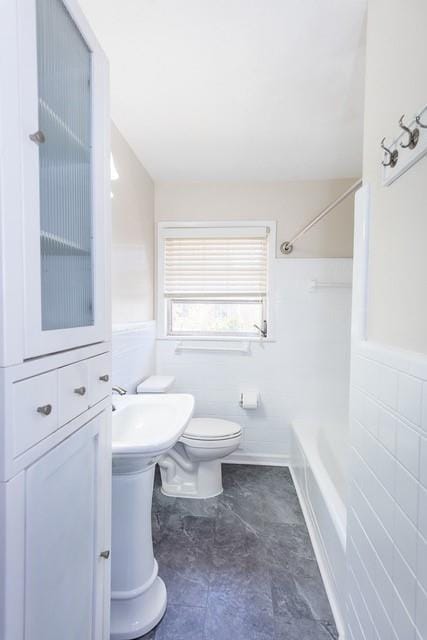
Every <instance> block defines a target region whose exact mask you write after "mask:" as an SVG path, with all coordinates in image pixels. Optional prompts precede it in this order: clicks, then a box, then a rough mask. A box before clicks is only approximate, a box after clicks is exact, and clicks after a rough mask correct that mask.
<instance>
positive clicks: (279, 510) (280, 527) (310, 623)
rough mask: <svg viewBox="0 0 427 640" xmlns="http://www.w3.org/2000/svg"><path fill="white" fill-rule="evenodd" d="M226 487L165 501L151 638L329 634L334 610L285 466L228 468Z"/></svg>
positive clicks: (293, 638) (319, 639)
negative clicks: (201, 496)
mask: <svg viewBox="0 0 427 640" xmlns="http://www.w3.org/2000/svg"><path fill="white" fill-rule="evenodd" d="M222 472H223V484H224V493H223V494H222V495H221V496H218V497H217V498H212V499H211V500H188V499H180V498H167V497H165V496H163V495H162V494H161V492H160V480H159V476H158V474H156V482H155V488H154V499H153V540H154V553H155V556H156V558H157V561H158V563H159V574H160V576H161V577H162V578H163V579H164V581H165V583H166V587H167V590H168V608H167V611H166V614H165V616H164V618H163V620H162V621H161V622H160V624H159V625H158V626H157V627H156V629H154V630H153V631H152V632H151V633H149V634H147V635H145V636H143V637H144V640H228V639H229V638H232V640H331V639H332V638H337V637H338V635H337V632H336V628H335V624H334V621H333V617H332V613H331V610H330V607H329V603H328V600H327V598H326V594H325V590H324V587H323V583H322V579H321V577H320V573H319V569H318V567H317V563H316V559H315V556H314V553H313V549H312V546H311V543H310V538H309V536H308V532H307V528H306V526H305V523H304V518H303V515H302V512H301V509H300V506H299V503H298V498H297V495H296V492H295V488H294V485H293V483H292V480H291V476H290V473H289V471H288V469H284V468H281V467H259V466H249V465H248V466H247V465H230V464H224V465H223V467H222Z"/></svg>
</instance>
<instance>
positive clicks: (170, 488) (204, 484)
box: [160, 454, 223, 499]
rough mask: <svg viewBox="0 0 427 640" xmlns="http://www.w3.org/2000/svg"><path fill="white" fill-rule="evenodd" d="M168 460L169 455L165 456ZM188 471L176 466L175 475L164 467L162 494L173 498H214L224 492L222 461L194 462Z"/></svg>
mask: <svg viewBox="0 0 427 640" xmlns="http://www.w3.org/2000/svg"><path fill="white" fill-rule="evenodd" d="M164 458H168V454H166V456H164ZM192 467H193V468H192V469H191V470H189V471H187V470H185V469H183V468H181V467H179V466H178V465H175V471H174V473H171V472H170V470H169V471H168V470H166V469H164V468H163V467H162V464H161V461H160V473H161V476H162V489H161V491H162V493H163V494H164V495H165V496H169V497H171V498H202V499H207V498H214V497H215V496H219V495H220V494H221V493H222V492H223V488H222V473H221V460H204V461H202V462H193V463H192Z"/></svg>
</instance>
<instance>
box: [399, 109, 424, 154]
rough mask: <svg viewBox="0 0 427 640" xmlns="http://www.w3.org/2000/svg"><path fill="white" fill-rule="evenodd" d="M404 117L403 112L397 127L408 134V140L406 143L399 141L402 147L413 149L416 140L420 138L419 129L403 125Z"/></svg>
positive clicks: (416, 142)
mask: <svg viewBox="0 0 427 640" xmlns="http://www.w3.org/2000/svg"><path fill="white" fill-rule="evenodd" d="M404 117H405V114H403V116H402V117H401V118H400V120H399V127H400V128H401V129H403V131H406V133H407V134H408V136H409V142H408V144H403V142H401V143H400V146H401V147H402V149H408V148H409V149H415V147H416V146H417V144H418V140H419V139H420V130H419V129H417V128H415V129H412V130H411V129H410V128H409V127H407V126H406V125H404V124H403V118H404Z"/></svg>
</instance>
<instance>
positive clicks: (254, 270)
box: [163, 227, 268, 298]
mask: <svg viewBox="0 0 427 640" xmlns="http://www.w3.org/2000/svg"><path fill="white" fill-rule="evenodd" d="M267 231H268V230H267V228H265V227H264V228H257V227H248V228H243V227H242V228H227V229H220V228H199V229H194V228H193V229H182V228H180V229H167V230H165V233H164V265H163V269H164V295H165V296H166V297H169V298H171V297H175V298H177V297H178V298H182V297H188V298H191V297H210V298H213V297H221V298H222V297H225V298H227V297H264V296H266V294H267V254H268V244H267Z"/></svg>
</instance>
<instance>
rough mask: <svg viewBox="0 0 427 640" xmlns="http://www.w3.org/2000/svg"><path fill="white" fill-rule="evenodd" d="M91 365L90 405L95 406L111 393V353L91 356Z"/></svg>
mask: <svg viewBox="0 0 427 640" xmlns="http://www.w3.org/2000/svg"><path fill="white" fill-rule="evenodd" d="M87 363H88V367H89V405H90V406H93V405H94V404H96V403H97V402H99V401H100V400H102V399H103V398H106V397H107V396H108V395H109V394H110V393H111V354H110V353H104V354H103V355H102V356H97V357H96V358H90V359H89V360H88V361H87Z"/></svg>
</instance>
